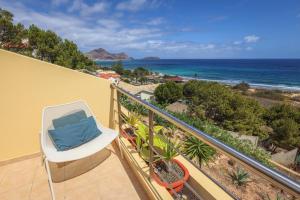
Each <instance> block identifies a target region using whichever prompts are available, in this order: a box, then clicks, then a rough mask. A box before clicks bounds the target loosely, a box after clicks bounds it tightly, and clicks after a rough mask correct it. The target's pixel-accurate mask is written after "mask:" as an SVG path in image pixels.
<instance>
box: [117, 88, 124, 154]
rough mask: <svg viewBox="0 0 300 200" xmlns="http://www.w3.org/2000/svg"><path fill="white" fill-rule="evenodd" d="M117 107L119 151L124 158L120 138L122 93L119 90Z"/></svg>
mask: <svg viewBox="0 0 300 200" xmlns="http://www.w3.org/2000/svg"><path fill="white" fill-rule="evenodd" d="M117 105H118V124H119V137H118V143H119V149H120V153H121V157H122V158H124V157H123V152H122V149H121V142H120V136H121V131H122V118H121V113H122V112H121V93H120V92H119V91H118V90H117Z"/></svg>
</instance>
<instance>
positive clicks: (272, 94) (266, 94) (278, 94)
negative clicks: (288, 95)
mask: <svg viewBox="0 0 300 200" xmlns="http://www.w3.org/2000/svg"><path fill="white" fill-rule="evenodd" d="M253 95H254V96H257V97H262V98H267V99H272V100H276V101H283V100H284V99H285V97H284V96H283V94H282V91H280V90H257V92H255V93H254V94H253Z"/></svg>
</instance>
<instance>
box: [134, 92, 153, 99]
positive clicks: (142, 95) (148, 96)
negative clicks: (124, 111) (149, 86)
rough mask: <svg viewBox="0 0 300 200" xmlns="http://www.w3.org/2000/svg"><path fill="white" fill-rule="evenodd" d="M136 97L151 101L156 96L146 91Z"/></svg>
mask: <svg viewBox="0 0 300 200" xmlns="http://www.w3.org/2000/svg"><path fill="white" fill-rule="evenodd" d="M135 96H137V97H139V98H141V99H142V100H144V101H151V100H152V99H154V94H153V93H152V92H149V91H145V90H142V91H140V92H138V93H136V94H135Z"/></svg>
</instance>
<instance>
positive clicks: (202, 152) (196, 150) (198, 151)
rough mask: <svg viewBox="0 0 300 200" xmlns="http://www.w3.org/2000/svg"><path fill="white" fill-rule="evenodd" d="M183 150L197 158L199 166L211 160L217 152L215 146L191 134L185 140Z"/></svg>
mask: <svg viewBox="0 0 300 200" xmlns="http://www.w3.org/2000/svg"><path fill="white" fill-rule="evenodd" d="M183 151H184V153H185V154H186V155H187V156H188V157H189V158H190V159H197V162H198V164H199V167H201V166H202V164H203V163H208V162H209V161H211V160H212V159H213V158H214V156H215V154H216V150H215V149H214V148H212V147H210V146H209V145H207V144H205V143H204V142H202V141H201V140H199V139H198V138H196V137H194V136H190V137H188V138H187V139H186V140H185V141H184V145H183Z"/></svg>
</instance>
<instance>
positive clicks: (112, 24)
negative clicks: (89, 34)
mask: <svg viewBox="0 0 300 200" xmlns="http://www.w3.org/2000/svg"><path fill="white" fill-rule="evenodd" d="M97 23H98V24H100V25H102V26H104V27H106V28H109V29H116V28H119V27H121V24H120V23H119V22H118V21H117V20H114V19H99V20H98V21H97Z"/></svg>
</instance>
